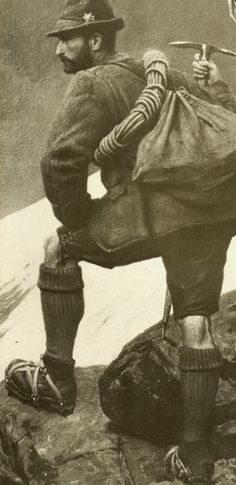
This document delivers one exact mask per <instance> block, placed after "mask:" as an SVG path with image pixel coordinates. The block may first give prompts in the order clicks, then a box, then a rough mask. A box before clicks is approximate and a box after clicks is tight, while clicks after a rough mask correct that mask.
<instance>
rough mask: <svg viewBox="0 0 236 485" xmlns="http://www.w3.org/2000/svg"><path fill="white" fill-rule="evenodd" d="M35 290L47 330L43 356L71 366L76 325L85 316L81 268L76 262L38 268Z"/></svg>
mask: <svg viewBox="0 0 236 485" xmlns="http://www.w3.org/2000/svg"><path fill="white" fill-rule="evenodd" d="M38 286H39V288H40V290H41V305H42V313H43V319H44V325H45V330H46V337H47V342H46V355H48V356H49V357H52V358H54V359H56V360H59V361H65V362H67V363H68V362H71V361H72V360H73V359H72V357H73V347H74V342H75V338H76V334H77V330H78V326H79V323H80V321H81V319H82V317H83V314H84V298H83V286H84V285H83V280H82V273H81V268H80V267H79V266H78V264H77V263H76V262H75V261H68V262H67V263H66V264H61V265H58V266H57V267H56V268H49V267H47V266H45V265H44V264H42V265H41V266H40V272H39V280H38Z"/></svg>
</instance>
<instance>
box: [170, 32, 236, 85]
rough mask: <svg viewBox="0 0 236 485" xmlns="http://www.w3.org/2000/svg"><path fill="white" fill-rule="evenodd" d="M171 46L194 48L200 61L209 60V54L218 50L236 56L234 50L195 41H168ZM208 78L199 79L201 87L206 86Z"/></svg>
mask: <svg viewBox="0 0 236 485" xmlns="http://www.w3.org/2000/svg"><path fill="white" fill-rule="evenodd" d="M169 45H171V46H173V47H179V48H184V49H196V50H198V51H199V53H200V60H201V61H210V59H211V55H212V54H215V53H216V52H219V53H220V54H226V55H228V56H233V57H236V52H232V51H229V50H228V49H223V48H222V47H216V46H214V45H208V44H199V43H197V42H185V41H177V42H170V44H169ZM207 83H208V80H207V79H203V80H200V81H199V85H200V86H201V87H202V88H205V87H206V86H207Z"/></svg>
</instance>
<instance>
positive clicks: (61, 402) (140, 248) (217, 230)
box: [6, 0, 236, 483]
mask: <svg viewBox="0 0 236 485" xmlns="http://www.w3.org/2000/svg"><path fill="white" fill-rule="evenodd" d="M122 28H123V21H122V19H120V18H115V17H114V13H113V11H112V9H111V7H110V6H109V5H108V3H107V0H80V1H79V0H68V2H67V4H66V6H65V9H64V11H63V14H62V16H61V18H60V20H59V21H58V22H57V24H56V26H55V28H54V30H53V31H52V32H51V33H49V34H48V35H49V36H51V37H57V38H58V39H59V43H58V47H57V55H58V57H59V58H60V60H61V61H62V63H63V66H64V71H65V72H66V73H67V74H74V75H75V76H74V80H73V82H72V84H71V86H70V88H69V90H68V92H67V94H66V97H65V99H64V101H63V103H62V105H61V107H60V109H59V111H58V113H57V116H56V119H55V122H54V125H53V128H52V132H51V135H50V138H49V142H48V148H47V152H46V154H45V157H44V158H43V160H42V173H43V179H44V184H45V190H46V195H47V197H48V198H49V200H50V202H51V204H52V207H53V210H54V213H55V215H56V217H57V218H58V219H59V220H60V221H61V223H62V227H61V228H59V229H58V231H57V233H55V234H53V235H52V236H51V237H50V238H48V240H47V241H46V243H45V259H44V262H43V264H42V265H41V267H40V274H39V282H38V284H39V288H40V290H41V302H42V312H43V318H44V323H45V330H46V337H47V341H46V351H45V353H44V355H43V357H42V362H41V363H40V364H35V363H32V362H31V363H29V362H26V361H22V360H19V359H18V360H15V361H13V362H11V363H10V364H9V366H8V368H7V370H6V382H7V387H8V389H9V391H10V392H11V393H12V394H14V395H15V396H16V397H17V398H19V399H20V400H22V401H24V402H29V403H33V404H37V405H38V406H40V407H43V406H44V407H46V408H47V409H50V410H55V411H57V412H60V411H61V412H63V413H70V412H73V409H74V407H75V404H76V383H75V379H74V372H73V369H74V360H73V346H74V342H75V338H76V333H77V329H78V325H79V322H80V321H81V319H82V317H83V313H84V301H83V280H82V274H81V269H80V267H79V266H78V262H79V261H82V260H85V261H89V262H92V263H95V264H98V265H101V266H104V267H108V268H112V267H114V266H119V265H125V264H129V263H132V262H135V261H140V260H144V259H148V258H153V257H157V256H160V255H161V256H162V258H163V261H164V264H165V266H166V270H167V280H168V286H169V288H170V291H171V294H172V300H173V305H174V313H175V319H176V321H177V323H178V325H179V328H180V331H181V335H182V344H183V347H182V349H181V353H180V369H181V388H182V397H183V413H184V425H183V437H182V442H181V445H180V448H179V450H178V455H179V457H180V459H181V460H182V462H183V463H184V465H185V467H187V469H188V471H189V476H191V477H192V479H193V480H194V481H195V482H196V483H197V481H199V479H201V480H205V481H206V480H208V478H209V476H211V474H212V470H213V460H212V458H211V457H210V455H209V453H208V451H207V448H206V445H205V438H206V429H207V426H208V424H209V419H210V417H211V414H212V411H213V408H214V404H215V397H216V392H217V388H218V382H219V374H220V369H221V366H222V358H221V355H220V352H219V349H218V348H217V347H216V346H215V343H214V340H213V337H212V334H211V328H210V316H211V314H212V313H214V312H215V311H217V309H218V302H219V296H220V291H221V285H222V279H223V267H224V263H225V259H226V251H227V248H228V245H229V243H230V239H231V236H232V228H231V225H230V224H229V222H228V219H229V218H230V219H232V218H233V217H234V216H235V217H236V214H235V215H234V214H232V213H231V214H230V217H229V216H228V214H225V215H224V216H223V217H222V215H221V216H218V215H217V214H216V215H215V218H214V219H213V220H212V214H211V212H209V213H208V214H202V211H201V210H200V211H199V212H198V211H192V209H187V208H185V207H184V206H183V205H182V204H181V203H180V202H178V201H170V197H169V196H168V195H167V194H165V193H158V192H157V190H156V189H155V187H154V188H153V187H152V188H148V189H147V188H145V187H144V186H142V185H140V184H137V183H133V182H131V175H132V170H133V168H134V164H135V155H136V152H137V144H138V141H137V140H136V142H134V143H133V144H132V146H130V147H129V149H127V150H124V151H122V152H121V154H118V155H117V157H116V158H115V159H114V160H112V161H109V163H107V164H105V165H104V166H102V169H101V176H102V181H103V184H104V185H105V187H106V189H107V194H106V195H105V197H103V198H102V199H99V200H91V198H90V196H89V194H88V193H87V178H88V167H89V164H90V163H91V162H93V160H94V152H95V149H96V148H97V146H98V145H99V142H100V141H101V139H102V138H103V137H104V136H105V135H107V134H108V133H109V132H110V131H111V130H112V128H113V127H114V126H115V125H116V124H118V123H120V122H121V121H122V120H123V119H124V118H125V117H126V116H127V115H128V114H129V112H130V110H131V109H132V108H133V107H134V105H135V102H136V100H137V98H138V96H139V95H140V93H141V91H142V89H143V88H144V87H145V77H144V69H143V63H142V62H140V61H136V60H135V59H132V58H130V57H129V56H126V55H121V54H117V53H116V52H115V40H116V32H117V31H118V30H120V29H122ZM183 84H184V85H185V86H186V87H187V89H189V90H191V92H193V93H195V94H199V93H200V94H202V96H203V97H204V96H205V95H206V94H205V92H201V90H200V89H199V88H198V86H197V84H195V83H193V82H192V83H191V82H188V81H187V79H186V78H185V77H184V76H183V75H182V74H181V73H179V72H178V71H174V70H172V71H170V75H169V86H170V87H178V86H180V85H183ZM212 89H213V88H212ZM214 89H215V96H216V98H217V97H218V92H219V98H220V96H222V93H223V94H224V96H225V100H226V102H227V103H229V104H230V101H231V95H230V92H229V89H228V87H227V85H226V84H225V83H223V82H222V83H221V84H220V85H218V86H216V87H215V88H214ZM216 102H219V103H220V102H221V101H220V100H218V99H216ZM211 222H213V224H211ZM183 227H185V228H183ZM216 261H217V264H216ZM98 284H99V282H98ZM176 475H177V472H176ZM186 479H188V478H186Z"/></svg>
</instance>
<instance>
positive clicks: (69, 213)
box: [41, 72, 113, 230]
mask: <svg viewBox="0 0 236 485" xmlns="http://www.w3.org/2000/svg"><path fill="white" fill-rule="evenodd" d="M97 84H98V83H97V82H96V79H95V74H91V73H86V72H83V73H80V74H78V75H77V76H76V77H75V80H74V82H73V84H72V86H71V88H70V89H69V91H68V93H67V95H66V97H65V100H64V102H63V103H62V106H61V108H60V110H59V112H58V114H57V116H56V119H55V122H54V124H53V128H52V132H51V136H50V138H49V141H48V148H47V152H46V154H45V156H44V158H43V160H42V162H41V168H42V175H43V181H44V186H45V192H46V196H47V197H48V199H49V201H50V202H51V204H52V207H53V211H54V214H55V216H56V217H57V218H58V219H59V221H60V222H62V224H63V225H64V226H65V227H66V228H68V229H70V230H78V229H80V228H82V227H84V225H85V224H86V219H87V217H88V213H89V207H90V196H89V194H88V193H87V178H88V166H89V164H90V163H91V162H93V160H94V152H95V149H96V148H97V146H98V144H99V142H100V140H101V139H102V138H103V136H105V135H106V134H107V133H108V132H109V131H110V130H111V128H112V127H113V126H112V117H111V113H110V111H109V108H108V105H107V104H106V102H105V101H104V97H103V96H102V95H101V92H100V91H99V86H97Z"/></svg>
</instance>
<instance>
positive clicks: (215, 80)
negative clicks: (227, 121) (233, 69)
mask: <svg viewBox="0 0 236 485" xmlns="http://www.w3.org/2000/svg"><path fill="white" fill-rule="evenodd" d="M199 57H200V56H199V54H196V55H195V57H194V61H193V77H194V79H195V81H199V80H202V79H206V78H207V79H208V85H209V89H210V91H211V92H212V94H213V95H214V96H217V98H218V99H219V100H220V102H221V103H222V104H223V105H225V107H226V108H227V109H229V110H231V111H233V112H234V113H236V99H235V98H234V96H233V94H232V92H231V90H230V88H229V85H228V83H227V82H225V81H224V80H223V79H222V76H221V73H220V70H219V68H218V67H217V65H216V64H215V63H214V62H212V61H200V58H199Z"/></svg>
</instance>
